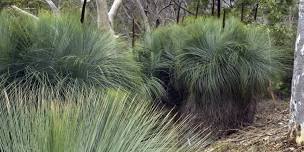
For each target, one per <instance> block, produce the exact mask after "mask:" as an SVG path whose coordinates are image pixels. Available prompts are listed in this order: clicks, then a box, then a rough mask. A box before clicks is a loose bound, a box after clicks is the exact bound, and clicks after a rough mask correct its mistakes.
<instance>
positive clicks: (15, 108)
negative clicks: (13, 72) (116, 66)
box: [0, 85, 208, 152]
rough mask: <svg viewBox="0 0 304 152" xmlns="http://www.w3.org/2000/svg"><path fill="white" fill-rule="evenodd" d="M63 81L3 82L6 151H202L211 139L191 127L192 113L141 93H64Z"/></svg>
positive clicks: (0, 101)
mask: <svg viewBox="0 0 304 152" xmlns="http://www.w3.org/2000/svg"><path fill="white" fill-rule="evenodd" d="M58 87H59V88H60V87H62V86H53V87H52V88H50V87H46V86H45V85H41V86H37V88H35V89H32V88H30V87H24V86H22V87H20V86H19V85H10V88H5V87H3V86H1V94H0V105H1V106H0V107H1V108H0V122H1V123H0V151H14V152H24V151H31V152H77V151H79V152H83V151H94V152H164V151H166V152H176V151H177V152H186V151H187V152H188V151H190V152H191V151H192V152H196V151H202V150H203V149H202V148H203V147H204V146H206V145H205V144H207V139H208V138H207V136H206V138H204V139H202V138H198V136H199V135H198V134H188V133H189V132H188V131H190V130H188V131H187V132H186V130H185V124H187V121H188V120H187V119H184V120H180V121H178V122H176V121H174V120H173V119H174V117H172V114H171V113H170V112H160V111H159V110H158V108H156V107H155V106H153V105H151V104H150V102H147V101H142V100H141V99H140V97H132V96H129V95H128V93H126V92H124V91H116V90H109V91H107V93H105V92H103V93H100V92H99V91H97V90H96V89H89V88H82V89H80V88H79V87H78V86H77V87H73V86H71V87H65V90H66V91H65V92H64V94H65V98H62V92H59V91H58V90H61V89H58ZM7 90H10V91H9V92H7ZM186 133H187V134H186Z"/></svg>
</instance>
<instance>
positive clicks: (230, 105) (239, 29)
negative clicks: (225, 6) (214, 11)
mask: <svg viewBox="0 0 304 152" xmlns="http://www.w3.org/2000/svg"><path fill="white" fill-rule="evenodd" d="M225 24H226V25H225V28H223V27H222V21H220V20H218V19H215V18H200V19H196V20H192V19H189V20H186V21H185V23H183V24H182V25H171V26H169V27H165V28H161V29H158V30H156V31H154V32H153V33H152V34H150V35H149V38H148V39H147V40H146V42H145V43H144V44H146V43H151V45H145V47H144V48H143V50H144V51H145V52H148V53H147V54H149V55H148V58H150V60H141V61H142V62H143V64H144V65H145V64H149V65H151V67H152V69H153V70H154V71H158V72H154V71H153V70H152V71H153V72H152V76H153V77H156V78H158V79H160V80H161V81H162V84H163V86H164V87H165V88H166V87H168V83H167V81H169V82H170V85H171V86H173V87H174V89H175V90H176V92H178V94H179V95H180V96H181V97H182V98H179V99H178V100H177V101H176V100H171V101H169V102H171V103H172V101H173V103H174V104H175V105H176V106H178V107H179V109H180V112H182V113H187V114H188V113H192V114H194V115H196V116H197V118H198V119H199V120H201V121H203V122H209V123H211V124H215V125H216V126H219V127H236V126H239V125H240V124H243V123H250V122H251V121H252V120H253V116H254V112H255V103H256V99H258V97H259V95H260V94H261V93H263V92H264V91H265V90H266V88H267V87H268V84H269V81H270V80H271V79H272V78H273V77H274V76H275V75H278V74H280V70H279V68H281V67H282V64H281V59H282V58H283V56H284V55H283V53H282V52H281V51H279V50H276V49H275V47H273V46H272V44H271V40H270V36H269V31H268V30H267V29H265V28H263V27H260V26H256V25H245V24H243V23H241V22H240V21H238V20H237V19H235V18H229V19H227V20H226V23H225ZM181 31H182V33H183V34H185V36H182V35H179V34H177V33H180V32H181ZM175 34H176V35H177V36H178V37H172V36H173V35H175ZM160 35H161V36H160ZM161 37H163V38H161ZM175 38H177V39H175ZM139 52H140V51H139ZM168 52H169V53H168ZM139 56H143V55H139ZM168 56H169V57H170V58H169V57H168ZM143 57H147V55H145V56H143ZM168 59H170V60H168ZM155 65H157V66H155ZM145 67H147V66H145ZM167 67H170V68H167ZM163 69H165V70H163ZM163 71H166V72H165V73H166V74H167V73H169V75H170V76H168V77H166V78H165V79H164V78H163V75H162V74H159V72H163ZM167 96H173V97H177V96H176V95H175V94H173V95H172V94H171V92H170V91H168V90H167ZM175 99H176V98H175ZM171 103H170V104H171Z"/></svg>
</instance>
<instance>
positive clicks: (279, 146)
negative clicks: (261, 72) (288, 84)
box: [207, 100, 304, 152]
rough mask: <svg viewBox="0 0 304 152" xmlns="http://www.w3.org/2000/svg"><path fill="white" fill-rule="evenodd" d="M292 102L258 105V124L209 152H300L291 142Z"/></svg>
mask: <svg viewBox="0 0 304 152" xmlns="http://www.w3.org/2000/svg"><path fill="white" fill-rule="evenodd" d="M288 118H289V101H288V100H286V101H277V102H275V103H274V102H273V101H265V102H260V103H258V106H257V113H256V116H255V122H254V123H253V124H252V125H250V126H248V127H245V128H241V129H237V130H235V131H236V132H235V133H233V134H231V135H229V136H227V137H223V138H222V139H219V140H218V141H216V142H215V143H214V144H211V145H210V146H209V148H208V149H207V151H208V152H243V151H245V152H294V151H295V152H298V151H304V148H303V147H296V146H294V145H292V144H290V143H289V142H288V139H287V132H288Z"/></svg>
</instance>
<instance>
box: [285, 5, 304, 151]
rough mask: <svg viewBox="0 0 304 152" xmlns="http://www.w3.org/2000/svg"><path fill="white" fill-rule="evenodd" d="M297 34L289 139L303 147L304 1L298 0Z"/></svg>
mask: <svg viewBox="0 0 304 152" xmlns="http://www.w3.org/2000/svg"><path fill="white" fill-rule="evenodd" d="M299 1H300V3H299V20H298V34H297V41H296V47H295V61H294V72H293V80H292V93H291V101H290V113H291V118H290V130H289V131H290V132H289V133H290V134H289V135H290V139H291V141H292V142H296V143H297V144H298V145H304V0H299Z"/></svg>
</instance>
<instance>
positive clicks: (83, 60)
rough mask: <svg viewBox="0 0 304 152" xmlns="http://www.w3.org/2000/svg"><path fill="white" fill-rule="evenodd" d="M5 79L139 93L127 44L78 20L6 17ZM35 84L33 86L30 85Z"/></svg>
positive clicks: (1, 27) (0, 43) (1, 69)
mask: <svg viewBox="0 0 304 152" xmlns="http://www.w3.org/2000/svg"><path fill="white" fill-rule="evenodd" d="M0 19H1V23H0V32H1V38H0V75H6V76H7V77H8V82H12V81H15V80H18V81H20V82H23V81H34V82H35V81H41V80H43V79H44V78H46V81H47V82H50V84H51V83H53V82H56V81H57V80H58V79H61V80H64V81H66V82H70V81H77V82H79V83H85V84H89V85H94V86H98V87H100V88H118V87H121V88H125V89H131V88H136V87H137V86H138V85H139V84H140V83H141V82H142V80H141V78H140V75H139V71H138V66H137V65H136V63H135V62H134V59H133V57H132V56H131V54H130V52H129V51H128V50H127V49H125V48H124V44H123V43H122V42H121V41H120V40H119V39H117V38H114V37H113V36H112V35H110V34H109V33H107V32H103V31H100V30H99V29H97V27H95V26H94V25H90V24H80V22H79V21H78V18H75V17H74V16H73V15H65V16H64V15H63V16H57V17H51V16H48V15H42V16H41V17H40V18H39V20H33V19H31V18H26V17H22V18H21V17H16V16H13V15H10V14H7V13H2V14H1V15H0ZM29 78H32V80H28V79H29Z"/></svg>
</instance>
